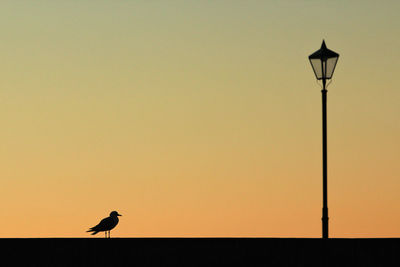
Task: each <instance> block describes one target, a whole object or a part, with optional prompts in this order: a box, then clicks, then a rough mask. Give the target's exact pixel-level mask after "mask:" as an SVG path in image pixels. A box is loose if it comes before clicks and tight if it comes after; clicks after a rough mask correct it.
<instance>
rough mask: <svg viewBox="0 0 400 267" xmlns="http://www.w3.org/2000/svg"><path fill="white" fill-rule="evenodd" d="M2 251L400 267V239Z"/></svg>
mask: <svg viewBox="0 0 400 267" xmlns="http://www.w3.org/2000/svg"><path fill="white" fill-rule="evenodd" d="M0 246H1V254H2V256H3V257H2V261H3V264H0V265H1V266H103V265H108V266H228V265H230V266H341V267H342V266H400V265H399V262H400V239H397V238H392V239H329V240H322V239H307V238H298V239H293V238H111V239H99V238H37V239H36V238H33V239H0ZM8 260H11V264H5V263H6V262H7V261H8ZM392 263H393V264H392Z"/></svg>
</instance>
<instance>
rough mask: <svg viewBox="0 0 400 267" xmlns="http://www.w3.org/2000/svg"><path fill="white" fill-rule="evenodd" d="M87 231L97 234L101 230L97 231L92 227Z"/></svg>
mask: <svg viewBox="0 0 400 267" xmlns="http://www.w3.org/2000/svg"><path fill="white" fill-rule="evenodd" d="M86 232H89V233H90V232H93V233H91V234H92V235H95V234H97V233H98V232H99V231H96V230H93V229H92V228H90V229H89V230H87V231H86Z"/></svg>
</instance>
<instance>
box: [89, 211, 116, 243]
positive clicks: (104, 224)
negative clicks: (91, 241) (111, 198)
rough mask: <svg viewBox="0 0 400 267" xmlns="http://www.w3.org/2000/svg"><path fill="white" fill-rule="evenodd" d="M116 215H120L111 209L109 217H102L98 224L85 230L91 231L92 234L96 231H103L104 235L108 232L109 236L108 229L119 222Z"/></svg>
mask: <svg viewBox="0 0 400 267" xmlns="http://www.w3.org/2000/svg"><path fill="white" fill-rule="evenodd" d="M118 216H122V215H120V214H118V212H116V211H113V212H111V213H110V217H107V218H104V219H103V220H101V222H100V223H99V224H98V225H96V226H94V227H92V228H90V229H89V230H88V231H86V232H91V233H92V235H95V234H97V233H98V232H105V234H106V237H107V232H108V237H110V231H111V230H112V229H114V227H115V226H117V224H118V222H119V219H118Z"/></svg>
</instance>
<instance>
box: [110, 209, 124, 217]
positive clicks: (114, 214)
mask: <svg viewBox="0 0 400 267" xmlns="http://www.w3.org/2000/svg"><path fill="white" fill-rule="evenodd" d="M117 216H122V215H121V214H119V213H118V212H117V211H115V210H114V211H112V212H111V213H110V217H117Z"/></svg>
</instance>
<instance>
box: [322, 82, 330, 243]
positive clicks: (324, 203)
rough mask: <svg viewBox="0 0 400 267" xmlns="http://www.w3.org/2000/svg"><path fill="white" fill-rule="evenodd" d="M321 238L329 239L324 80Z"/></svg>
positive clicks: (324, 90)
mask: <svg viewBox="0 0 400 267" xmlns="http://www.w3.org/2000/svg"><path fill="white" fill-rule="evenodd" d="M322 84H323V88H322V90H321V93H322V238H329V217H328V151H327V149H328V146H327V141H328V140H327V134H326V132H327V131H326V124H327V122H326V120H327V118H326V96H327V93H328V90H326V79H323V80H322Z"/></svg>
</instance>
